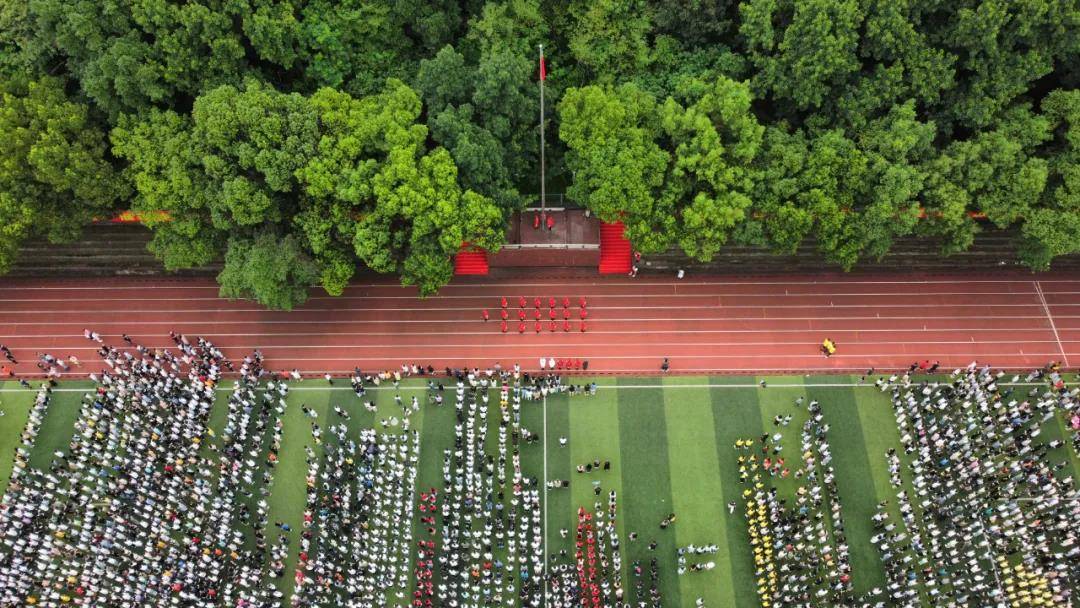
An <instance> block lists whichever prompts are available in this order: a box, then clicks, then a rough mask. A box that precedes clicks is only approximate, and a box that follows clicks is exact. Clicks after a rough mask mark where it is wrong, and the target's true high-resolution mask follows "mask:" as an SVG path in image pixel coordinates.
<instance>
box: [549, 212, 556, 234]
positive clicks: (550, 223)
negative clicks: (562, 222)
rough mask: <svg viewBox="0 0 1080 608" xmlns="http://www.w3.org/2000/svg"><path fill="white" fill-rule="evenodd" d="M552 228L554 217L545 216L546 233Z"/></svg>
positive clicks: (553, 226)
mask: <svg viewBox="0 0 1080 608" xmlns="http://www.w3.org/2000/svg"><path fill="white" fill-rule="evenodd" d="M553 228H555V216H553V215H548V216H547V229H548V231H551V230H552V229H553Z"/></svg>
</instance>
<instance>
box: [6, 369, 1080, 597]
mask: <svg viewBox="0 0 1080 608" xmlns="http://www.w3.org/2000/svg"><path fill="white" fill-rule="evenodd" d="M761 380H765V381H766V384H767V387H765V388H762V387H760V386H759V385H758V382H759V381H761ZM855 380H856V378H854V377H847V376H807V377H769V378H761V377H749V376H739V377H712V378H708V377H663V378H655V377H654V378H600V379H597V382H598V383H599V384H600V390H599V392H598V394H597V395H596V396H592V397H587V396H575V397H570V396H568V395H566V394H560V395H557V396H554V397H549V398H548V399H547V419H546V421H545V420H544V406H543V404H542V403H540V402H526V403H524V404H523V406H522V424H523V425H524V426H525V427H527V428H529V429H530V430H532V431H534V432H537V433H540V434H541V437H542V438H543V440H542V441H540V442H536V443H533V444H528V445H526V444H522V447H521V450H522V461H523V467H524V469H525V474H526V475H536V476H539V477H544V476H545V475H546V478H547V479H568V480H570V482H571V487H570V488H569V489H556V490H549V491H548V493H547V498H546V505H545V507H546V519H547V522H548V523H547V529H546V539H547V545H548V547H547V551H548V552H549V553H551V552H556V553H557V552H559V551H561V550H564V549H565V550H566V551H568V552H570V553H571V554H572V552H573V547H572V543H573V530H574V527H575V523H576V510H577V508H578V507H579V506H586V507H589V508H591V507H592V505H593V503H594V501H595V500H597V497H596V496H594V493H593V487H594V484H593V482H596V481H598V482H600V486H601V487H602V488H603V496H602V497H601V498H600V499H601V500H606V498H604V497H606V495H607V491H608V490H611V489H614V490H615V491H616V492H617V495H618V497H619V516H618V522H619V523H618V525H619V528H620V533H621V537H622V539H623V556H624V561H623V568H624V571H628V570H629V568H630V567H631V564H632V562H633V561H634V560H642V562H643V563H647V561H648V560H649V558H651V557H652V556H653V553H652V552H651V551H650V550H649V549H648V546H647V545H648V543H649V541H650V540H653V539H655V540H656V542H657V543H658V547H657V549H656V554H655V555H656V556H657V557H658V558H659V560H660V564H661V587H662V591H663V597H664V606H672V607H675V606H693V605H694V600H695V598H698V597H702V598H705V601H706V605H707V606H709V607H719V606H725V607H727V606H738V607H740V608H743V607H752V606H757V605H758V598H757V594H756V592H755V587H756V585H755V583H754V576H753V570H754V567H753V562H752V554H751V549H750V546H749V544H748V543H747V538H748V537H747V530H746V524H745V521H744V518H743V506H742V500H741V498H740V496H741V493H742V491H743V489H744V486H743V485H741V484H740V482H739V473H738V465H737V462H736V457H737V453H736V451H735V450H734V447H733V445H734V443H735V441H736V439H738V438H757V437H759V436H761V435H762V434H763V433H769V434H772V433H775V432H777V431H780V432H782V433H783V434H784V438H783V442H784V451H783V453H782V456H784V457H786V458H788V459H790V461H791V462H792V463H794V462H796V461H798V459H799V444H798V433H799V429H800V428H801V426H802V423H803V421H804V420H805V419H806V416H807V414H806V410H805V408H800V407H797V406H796V405H795V401H796V399H797V398H799V397H803V398H804V399H806V400H807V401H809V400H811V399H816V400H818V401H819V402H821V403H822V404H823V408H824V415H825V417H826V422H827V423H828V424H829V425H830V426H831V430H830V431H829V439H830V443H831V445H832V447H833V453H834V456H835V457H834V462H833V465H834V467H835V469H836V474H837V484H838V487H839V492H840V500H841V503H842V505H843V514H844V518H845V522H846V529H847V537H848V540H849V542H850V546H851V554H852V555H851V559H852V562H853V569H854V581H855V587H856V590H857V591H865V590H868V589H870V588H872V587H874V586H878V585H882V584H883V583H884V577H883V573H882V570H881V568H880V567H879V557H878V555H877V552H876V550H875V549H874V548H873V546H872V545H871V544H870V542H869V539H870V536H871V535H872V534H873V532H872V528H871V521H870V516H871V514H872V513H873V512H874V508H875V505H876V504H877V503H878V502H880V501H881V500H883V499H886V498H889V499H891V498H893V497H894V491H893V489H892V488H891V487H890V484H889V475H888V472H887V467H886V461H885V458H884V455H885V451H886V450H887V449H888V448H890V447H897V446H898V445H899V435H898V432H897V429H896V426H895V424H894V421H893V413H892V408H891V406H890V403H889V399H888V394H886V393H881V392H880V391H878V390H876V389H875V388H874V387H873V385H870V386H863V387H857V386H855ZM2 388H3V391H0V404H2V405H0V407H2V408H3V410H4V411H5V413H6V415H5V416H4V417H2V418H0V454H2V456H3V457H2V458H0V485H2V486H3V487H6V484H7V480H8V476H9V475H10V468H11V453H12V449H13V448H14V446H15V445H16V443H17V441H18V435H19V432H20V430H21V429H22V427H23V425H24V424H25V422H26V416H27V411H28V409H29V406H30V403H31V400H32V398H33V392H31V391H27V390H22V389H19V387H18V385H17V384H15V383H5V384H3V385H2ZM62 388H63V389H64V390H61V391H57V392H56V393H55V395H54V399H53V402H52V405H51V406H50V409H49V415H48V417H47V419H46V421H45V424H44V426H43V428H42V432H41V435H40V437H39V439H38V443H37V446H36V447H35V453H34V454H33V455H32V463H33V464H34V465H36V466H46V465H47V464H48V462H49V460H50V457H51V456H50V455H51V454H52V452H54V451H56V450H63V449H65V448H66V446H67V443H68V440H69V438H70V436H71V433H72V424H73V422H74V421H75V418H76V416H77V415H78V407H79V401H80V399H81V398H82V394H83V392H82V390H83V389H86V388H89V384H87V383H76V382H72V383H66V384H64V385H63V386H62ZM292 388H293V390H292V391H291V393H290V396H289V404H290V407H289V408H288V410H287V411H286V414H285V430H284V436H283V441H282V449H281V453H280V465H279V466H278V467H277V469H276V471H275V475H274V479H273V485H272V496H271V499H270V503H271V509H270V518H269V519H270V521H271V522H274V521H284V522H288V523H290V524H291V525H292V528H293V530H292V532H291V534H292V535H293V536H294V537H297V536H298V534H299V530H300V529H301V525H300V524H301V519H302V511H303V508H304V498H305V494H304V473H305V462H304V460H305V450H304V447H305V445H312V446H313V447H314V444H313V442H312V439H311V433H310V423H309V420H307V419H306V418H305V417H304V415H303V414H302V413H301V411H300V404H306V405H307V406H308V407H309V408H312V409H314V410H315V411H317V412H318V414H319V418H320V421H323V420H326V421H329V422H331V423H332V422H336V420H334V418H335V417H336V415H335V414H334V412H333V408H332V406H334V405H340V406H342V407H345V408H347V409H348V411H350V412H352V417H351V420H350V421H349V423H348V424H349V426H350V429H351V430H353V431H355V430H357V429H359V428H361V427H363V426H370V425H376V426H377V427H378V426H379V424H378V421H379V420H381V419H382V418H383V417H384V416H383V414H384V412H386V415H387V416H389V415H390V413H391V412H393V411H394V410H395V409H396V408H395V406H394V402H393V396H394V391H393V390H375V391H372V392H371V393H369V394H370V395H374V396H375V397H376V398H377V402H378V403H379V405H380V412H379V413H377V414H372V413H370V412H366V411H364V409H363V407H361V406H360V402H359V400H358V399H357V398H356V396H355V395H354V394H353V393H352V392H351V391H350V390H348V387H347V386H341V387H338V388H336V389H333V390H328V387H327V386H326V384H325V382H322V381H318V382H317V381H305V382H302V383H294V384H293V385H292ZM423 390H425V387H424V382H423V381H421V380H410V381H406V382H405V383H403V386H402V391H401V392H402V395H403V396H404V397H405V398H406V399H407V398H408V396H409V393H410V392H413V394H416V393H415V391H421V392H422V391H423ZM227 396H228V393H227V392H225V391H221V392H220V393H219V405H221V404H223V403H224V401H225V399H227ZM493 397H494V398H495V399H497V395H493ZM223 410H224V407H219V408H218V412H217V413H219V414H221V413H222V411H223ZM776 415H781V416H783V415H791V416H793V419H792V421H791V423H790V425H789V426H786V427H776V426H774V423H773V418H774V416H776ZM223 424H224V416H223V415H216V416H214V417H213V419H212V421H211V425H212V426H213V425H218V426H219V427H220V426H221V425H223ZM453 424H454V409H453V407H452V406H449V405H447V406H445V407H442V408H436V407H434V406H430V405H425V406H424V407H423V408H422V410H421V412H420V413H419V414H418V415H416V416H414V418H413V428H415V429H417V430H418V431H419V432H420V433H421V437H422V450H421V460H420V470H419V474H418V478H417V486H418V489H422V490H426V489H427V488H429V487H432V486H437V487H441V486H442V471H441V466H442V454H443V450H444V449H446V448H449V447H451V446H452V444H453ZM491 424H492V425H493V426H494V425H497V421H496V420H494V419H493V420H492V422H491ZM545 425H546V433H545V432H544V429H545ZM379 428H380V430H381V427H379ZM216 430H220V428H218V429H216ZM1062 430H1063V429H1062V427H1061V426H1060V425H1054V424H1051V425H1050V428H1049V429H1047V430H1046V432H1047V433H1049V434H1050V436H1051V437H1053V435H1054V433H1055V432H1056V433H1057V434H1058V436H1060V434H1061V432H1062ZM560 437H565V438H567V439H568V445H567V446H565V447H564V446H561V445H560V442H559V438H560ZM545 444H546V445H545ZM1063 449H1068V450H1069V452H1070V454H1069V458H1071V460H1072V464H1073V468H1074V469H1077V470H1078V471H1080V467H1077V464H1078V463H1077V459H1076V453H1075V452H1074V451H1072V450H1071V449H1069V448H1063ZM594 459H599V460H601V461H603V460H610V461H611V462H612V467H611V470H609V471H600V472H592V473H585V474H582V473H578V472H576V471H575V466H576V465H577V464H581V463H585V462H591V461H593V460H594ZM545 461H546V462H545ZM545 465H546V466H545ZM793 468H794V467H793ZM545 469H546V472H545ZM796 483H797V482H796V481H795V480H793V479H788V480H783V481H780V482H778V483H777V485H778V487H779V488H780V491H781V492H787V491H794V488H795V484H796ZM732 501H734V502H736V503H737V505H738V506H737V507H736V509H735V512H734V514H729V513H728V508H727V504H728V503H730V502H732ZM672 512H673V513H675V514H676V515H677V521H676V523H675V524H674V525H672V526H670V527H669V528H667V529H666V530H661V529H660V527H659V522H660V520H661V519H663V518H664V517H665V516H667V515H668V514H669V513H672ZM418 524H419V522H414V526H415V525H418ZM564 528H565V529H567V530H569V534H568V535H567V537H566V538H563V537H562V535H561V534H560V530H561V529H564ZM276 532H277V531H276V530H275V531H274V533H275V534H276ZM629 532H637V533H638V534H639V538H638V540H637V541H635V542H630V541H628V540H627V534H628V533H629ZM295 540H296V539H295V538H294V541H295ZM688 544H695V545H705V544H716V545H718V546H719V551H718V552H717V553H716V554H713V555H710V556H709V557H708V559H710V560H712V561H715V562H716V568H715V569H713V570H711V571H707V572H701V573H693V574H684V575H681V576H679V575H677V574H676V571H675V563H676V548H677V547H678V546H683V545H688ZM292 546H296V545H295V543H294V544H293V545H292ZM291 559H292V560H295V555H293V556H291ZM288 566H289V567H288V569H287V571H289V572H291V571H292V566H293V564H292V563H289V564H288ZM280 584H281V585H282V586H283V587H284V588H285V590H286V591H288V590H289V588H290V587H291V586H292V577H290V576H286V577H285V578H284V579H282V580H281V582H280ZM631 589H632V587H631V585H629V584H628V585H627V590H628V593H630V592H631Z"/></svg>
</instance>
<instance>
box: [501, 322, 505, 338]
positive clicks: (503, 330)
mask: <svg viewBox="0 0 1080 608" xmlns="http://www.w3.org/2000/svg"><path fill="white" fill-rule="evenodd" d="M501 329H502V333H504V334H505V333H506V319H503V320H502V327H501Z"/></svg>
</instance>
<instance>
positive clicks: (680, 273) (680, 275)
mask: <svg viewBox="0 0 1080 608" xmlns="http://www.w3.org/2000/svg"><path fill="white" fill-rule="evenodd" d="M685 276H686V271H684V270H683V269H682V268H680V269H679V272H678V273H676V274H675V278H676V279H682V278H683V277H685Z"/></svg>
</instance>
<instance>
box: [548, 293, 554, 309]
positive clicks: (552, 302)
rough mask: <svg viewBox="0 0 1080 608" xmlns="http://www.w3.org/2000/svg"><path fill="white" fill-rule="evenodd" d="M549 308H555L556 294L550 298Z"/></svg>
mask: <svg viewBox="0 0 1080 608" xmlns="http://www.w3.org/2000/svg"><path fill="white" fill-rule="evenodd" d="M548 308H555V296H551V297H550V298H548Z"/></svg>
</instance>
